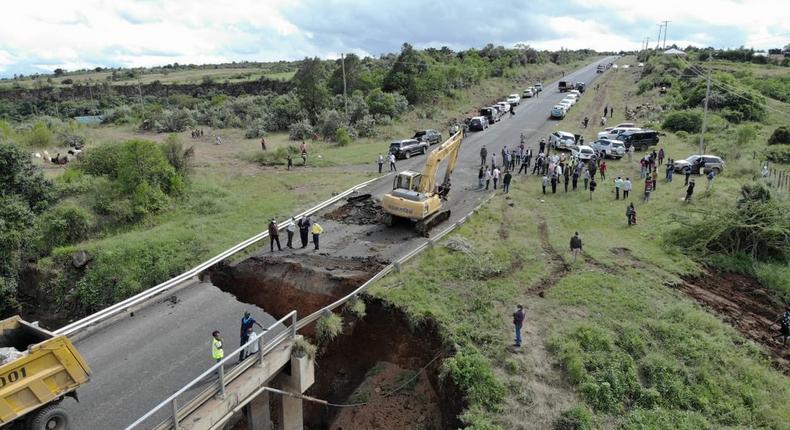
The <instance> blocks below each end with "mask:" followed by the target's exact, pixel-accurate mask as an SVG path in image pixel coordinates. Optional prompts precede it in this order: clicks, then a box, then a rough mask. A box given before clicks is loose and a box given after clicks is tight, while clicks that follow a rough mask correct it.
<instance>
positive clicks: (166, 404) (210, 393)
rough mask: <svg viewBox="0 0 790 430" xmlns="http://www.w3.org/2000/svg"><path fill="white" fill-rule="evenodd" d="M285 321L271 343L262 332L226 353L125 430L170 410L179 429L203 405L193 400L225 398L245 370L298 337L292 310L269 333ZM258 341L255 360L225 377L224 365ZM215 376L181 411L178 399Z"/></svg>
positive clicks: (258, 363)
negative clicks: (227, 388) (283, 328)
mask: <svg viewBox="0 0 790 430" xmlns="http://www.w3.org/2000/svg"><path fill="white" fill-rule="evenodd" d="M286 321H291V324H290V325H289V326H287V328H286V329H285V330H282V331H280V332H279V333H277V334H276V335H275V336H274V337H273V338H272V339H270V340H269V341H268V342H265V343H264V340H263V337H264V334H265V333H261V334H260V335H259V336H258V337H257V338H256V339H252V340H250V341H248V342H247V343H245V344H244V345H242V346H240V347H239V348H237V349H236V350H234V351H233V352H231V353H228V354H225V357H224V358H223V359H222V360H220V361H219V362H217V363H216V364H214V365H213V366H211V367H210V368H209V369H208V370H206V371H205V372H203V373H201V374H200V375H199V376H198V377H197V378H195V379H193V380H192V381H190V382H188V383H187V384H186V385H184V387H182V388H181V389H180V390H178V391H176V392H175V393H173V394H172V395H171V396H170V397H168V398H167V399H165V400H164V401H162V402H161V403H159V404H158V405H156V406H155V407H154V408H153V409H151V410H150V411H148V412H147V413H146V414H145V415H143V416H141V417H140V418H138V419H137V421H135V422H133V423H132V424H130V425H129V426H127V427H126V430H132V429H136V428H139V427H140V426H141V425H142V424H144V423H145V422H146V421H148V420H149V419H150V418H152V417H155V415H156V414H158V413H159V412H160V411H164V410H166V409H167V408H169V409H167V410H168V411H169V413H170V417H168V418H167V421H170V422H172V424H173V429H178V424H179V422H180V421H181V419H182V418H183V417H185V416H187V415H189V414H190V413H192V412H193V411H194V410H195V409H197V407H198V406H199V405H200V404H202V403H203V402H193V400H195V399H197V398H201V399H204V400H203V401H205V400H208V399H211V398H213V397H215V396H221V397H224V396H225V387H226V386H227V385H228V384H230V383H231V382H233V381H234V380H236V379H237V378H238V377H239V376H241V375H242V374H243V373H244V371H245V370H247V369H249V368H250V367H252V366H258V367H260V366H262V365H263V357H264V356H265V355H266V354H267V353H269V352H271V351H272V350H274V349H275V348H277V347H278V346H279V345H280V344H282V343H283V342H285V341H286V340H290V341H293V340H294V339H295V338H296V331H297V328H296V311H291V312H290V313H288V315H286V316H284V317H282V318H281V319H280V320H278V321H277V322H275V323H274V324H272V325H271V326H269V327H268V328H267V331H266V332H270V331H274V330H275V329H276V328H278V327H280V326H285V325H284V324H285V322H286ZM255 342H258V353H257V355H256V358H255V359H254V360H253V359H245V360H243V361H242V362H241V363H239V364H238V365H237V366H235V367H233V368H232V369H231V370H230V371H229V372H228V373H227V374H225V364H226V363H227V362H229V361H235V360H236V357H237V356H238V355H239V353H241V351H242V350H244V349H246V348H248V347H249V346H251V345H252V344H253V343H255ZM214 374H217V375H218V379H217V381H216V382H215V383H212V384H211V386H209V387H207V388H206V389H205V390H203V391H202V392H200V393H199V394H197V395H195V396H194V397H193V398H192V399H189V400H187V401H186V402H185V407H184V408H181V409H179V406H178V398H179V396H181V395H182V394H184V393H186V392H187V391H189V390H190V389H191V388H194V387H195V386H197V385H198V384H200V383H201V382H202V381H203V380H204V379H206V378H207V377H212V376H213V375H214Z"/></svg>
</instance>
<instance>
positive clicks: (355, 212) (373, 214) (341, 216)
mask: <svg viewBox="0 0 790 430" xmlns="http://www.w3.org/2000/svg"><path fill="white" fill-rule="evenodd" d="M347 201H348V202H347V203H346V204H344V205H343V206H340V207H339V208H337V209H335V210H333V211H331V212H329V213H327V214H324V215H323V217H324V218H328V219H331V220H335V221H337V222H341V223H343V224H360V225H365V224H379V223H380V222H381V219H382V215H383V214H384V212H383V210H382V209H381V206H380V205H379V204H378V203H377V202H376V201H374V200H373V199H372V198H371V196H370V194H363V195H360V196H354V197H349V198H348V199H347Z"/></svg>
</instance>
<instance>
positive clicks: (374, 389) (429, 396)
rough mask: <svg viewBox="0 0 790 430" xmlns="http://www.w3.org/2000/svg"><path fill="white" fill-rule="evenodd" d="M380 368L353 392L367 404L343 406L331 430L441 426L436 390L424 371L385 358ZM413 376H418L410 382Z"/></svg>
mask: <svg viewBox="0 0 790 430" xmlns="http://www.w3.org/2000/svg"><path fill="white" fill-rule="evenodd" d="M376 372H377V373H375V374H373V375H372V376H370V377H368V378H367V379H366V380H365V381H364V382H363V383H362V385H360V386H359V387H358V388H357V390H356V391H355V392H354V396H352V399H362V400H364V402H365V405H363V406H359V407H349V408H344V409H341V411H340V413H339V414H338V416H337V418H336V419H335V421H334V422H333V423H332V425H331V426H330V429H331V430H352V429H385V430H401V429H402V430H411V429H415V428H420V429H425V430H428V429H439V428H441V410H440V409H439V403H438V399H437V396H436V392H435V391H434V390H433V387H431V383H430V381H429V380H428V375H426V374H425V372H424V371H421V372H420V373H418V374H415V373H414V371H411V370H405V369H402V368H401V367H400V366H398V365H395V364H392V363H386V362H381V363H378V364H377V365H376ZM371 373H373V372H371ZM411 378H415V379H414V380H413V381H411V382H409V380H410V379H411ZM396 390H397V391H396Z"/></svg>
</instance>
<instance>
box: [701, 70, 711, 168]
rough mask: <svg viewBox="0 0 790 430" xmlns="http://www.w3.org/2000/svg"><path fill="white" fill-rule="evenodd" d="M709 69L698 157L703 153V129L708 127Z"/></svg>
mask: <svg viewBox="0 0 790 430" xmlns="http://www.w3.org/2000/svg"><path fill="white" fill-rule="evenodd" d="M710 59H711V57H710V56H708V61H710ZM710 69H711V67H708V84H707V89H706V90H705V110H704V111H703V114H702V133H700V135H699V155H702V154H704V153H705V129H706V128H707V125H708V99H709V98H710Z"/></svg>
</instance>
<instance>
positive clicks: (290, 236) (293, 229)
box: [285, 217, 296, 249]
mask: <svg viewBox="0 0 790 430" xmlns="http://www.w3.org/2000/svg"><path fill="white" fill-rule="evenodd" d="M285 232H286V233H287V234H288V243H287V244H285V246H287V247H288V248H291V249H293V247H294V246H293V243H294V233H295V232H296V218H295V217H293V218H291V222H289V223H288V226H287V227H285Z"/></svg>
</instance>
